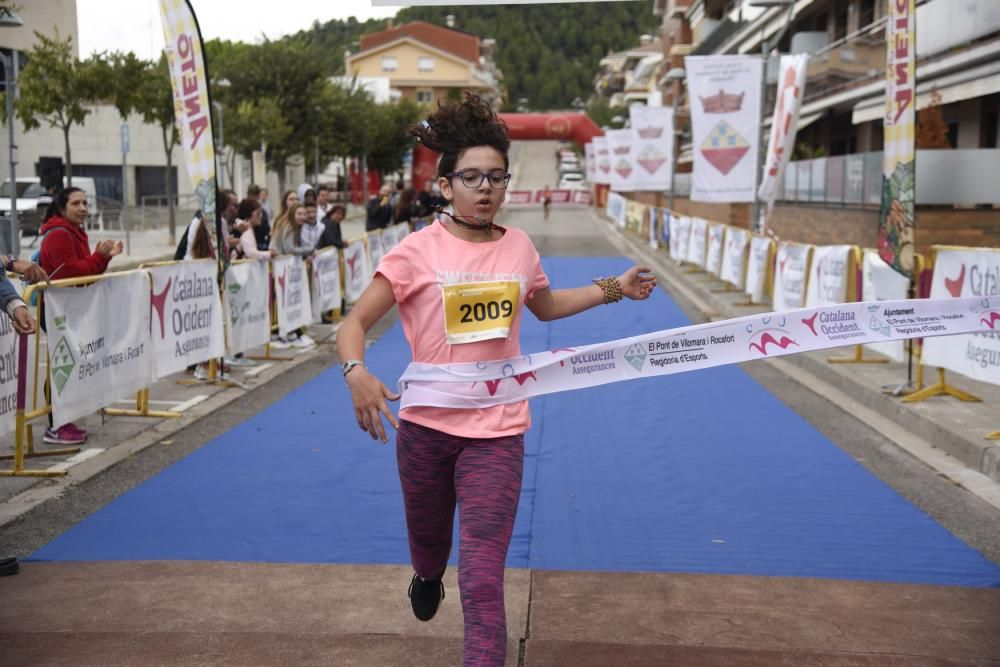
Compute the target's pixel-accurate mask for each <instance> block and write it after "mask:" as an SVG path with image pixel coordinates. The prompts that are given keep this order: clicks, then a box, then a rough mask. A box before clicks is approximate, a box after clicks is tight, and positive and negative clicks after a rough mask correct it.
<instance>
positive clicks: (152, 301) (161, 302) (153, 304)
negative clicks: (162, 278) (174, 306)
mask: <svg viewBox="0 0 1000 667" xmlns="http://www.w3.org/2000/svg"><path fill="white" fill-rule="evenodd" d="M173 280H174V279H173V276H171V277H170V278H167V284H166V285H165V286H164V287H163V291H162V292H160V293H159V294H157V293H156V292H154V291H153V288H152V286H150V288H149V309H150V311H152V312H151V314H152V313H154V312H155V313H156V314H157V316H158V317H159V318H160V339H161V340H162V339H164V338H166V335H167V334H166V325H167V323H166V322H165V321H164V320H165V318H164V317H163V311H164V310H165V309H166V307H167V294H168V293H169V292H170V283H172V282H173ZM149 329H150V332H152V330H153V319H152V317H150V320H149Z"/></svg>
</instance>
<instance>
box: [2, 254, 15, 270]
mask: <svg viewBox="0 0 1000 667" xmlns="http://www.w3.org/2000/svg"><path fill="white" fill-rule="evenodd" d="M16 261H17V257H16V256H15V255H4V258H3V268H4V270H5V271H6V272H7V273H13V272H14V262H16Z"/></svg>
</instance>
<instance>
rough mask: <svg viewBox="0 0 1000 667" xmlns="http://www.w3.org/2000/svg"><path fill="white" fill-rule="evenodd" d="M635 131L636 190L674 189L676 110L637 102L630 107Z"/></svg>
mask: <svg viewBox="0 0 1000 667" xmlns="http://www.w3.org/2000/svg"><path fill="white" fill-rule="evenodd" d="M629 121H630V122H629V124H630V125H631V126H632V131H633V133H634V134H633V139H632V141H633V148H632V150H633V151H634V157H635V163H634V165H633V166H634V167H635V171H634V173H633V174H632V175H631V182H632V187H633V188H635V189H636V190H667V189H669V188H670V172H671V170H672V169H673V162H672V161H671V159H670V158H671V156H672V155H673V150H674V110H673V109H671V108H670V107H650V106H645V105H642V104H633V105H632V106H631V107H629Z"/></svg>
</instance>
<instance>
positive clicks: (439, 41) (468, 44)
mask: <svg viewBox="0 0 1000 667" xmlns="http://www.w3.org/2000/svg"><path fill="white" fill-rule="evenodd" d="M402 37H412V38H413V39H415V40H417V41H419V42H423V43H424V44H428V45H430V46H433V47H434V48H436V49H440V50H441V51H446V52H448V53H451V54H453V55H456V56H458V57H459V58H462V59H463V60H468V61H469V62H473V63H478V62H479V38H478V37H476V36H475V35H470V34H469V33H467V32H461V31H459V30H451V29H449V28H445V27H442V26H439V25H434V24H433V23H425V22H423V21H411V22H410V23H405V24H403V25H401V26H397V27H395V28H389V29H388V30H383V31H381V32H373V33H369V34H367V35H362V36H361V44H360V46H361V51H359V53H363V52H365V51H367V50H369V49H373V48H375V47H378V46H382V45H383V44H388V43H389V42H395V41H396V40H397V39H401V38H402Z"/></svg>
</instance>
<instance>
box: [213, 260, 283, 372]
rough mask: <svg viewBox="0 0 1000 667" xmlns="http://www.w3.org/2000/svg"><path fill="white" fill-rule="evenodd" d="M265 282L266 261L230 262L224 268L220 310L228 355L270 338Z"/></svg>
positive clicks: (268, 289)
mask: <svg viewBox="0 0 1000 667" xmlns="http://www.w3.org/2000/svg"><path fill="white" fill-rule="evenodd" d="M267 283H268V280H267V262H259V261H256V260H246V261H240V262H233V263H232V264H230V265H229V268H227V269H226V277H225V281H224V282H223V291H222V304H223V306H222V309H223V311H225V313H226V342H227V344H228V347H227V350H228V352H229V354H239V353H240V352H246V351H247V350H252V349H253V348H255V347H262V346H263V345H266V344H267V342H268V341H270V340H271V313H270V310H269V303H270V296H271V290H270V287H269V286H268V284H267Z"/></svg>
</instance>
